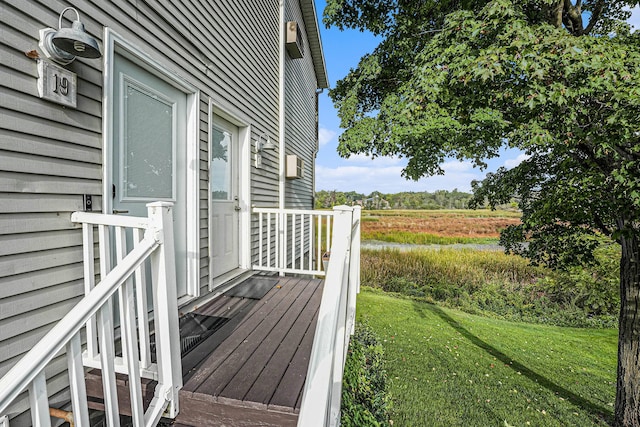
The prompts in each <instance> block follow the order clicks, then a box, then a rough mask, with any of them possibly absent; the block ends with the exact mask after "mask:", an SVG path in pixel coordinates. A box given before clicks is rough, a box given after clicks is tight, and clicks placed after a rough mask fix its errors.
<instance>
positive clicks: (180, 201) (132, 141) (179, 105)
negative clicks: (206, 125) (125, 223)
mask: <svg viewBox="0 0 640 427" xmlns="http://www.w3.org/2000/svg"><path fill="white" fill-rule="evenodd" d="M113 76H114V78H113V130H112V132H113V143H112V152H111V162H112V165H111V188H112V197H113V200H112V211H113V213H114V214H118V213H121V214H125V215H133V216H147V208H146V204H147V203H150V202H154V201H169V202H173V203H174V209H173V220H174V224H173V227H174V239H175V253H176V275H177V277H176V279H177V286H178V297H181V296H184V295H186V294H187V271H186V269H187V266H186V260H187V225H186V221H187V215H186V213H187V203H186V195H187V179H186V169H187V154H186V152H187V150H186V147H187V124H186V118H187V94H186V93H184V92H183V91H180V90H179V89H177V88H175V87H174V86H172V85H170V84H169V83H167V82H166V81H164V80H162V79H160V78H158V77H156V76H155V75H153V74H151V73H150V72H148V71H146V70H145V69H143V68H141V67H139V66H137V65H136V64H134V63H133V62H131V61H129V60H128V59H126V58H123V57H122V56H119V55H116V56H115V60H114V67H113Z"/></svg>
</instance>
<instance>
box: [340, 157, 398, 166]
mask: <svg viewBox="0 0 640 427" xmlns="http://www.w3.org/2000/svg"><path fill="white" fill-rule="evenodd" d="M345 161H346V162H348V163H355V164H365V165H368V166H370V167H382V166H396V165H398V164H402V163H403V161H402V159H401V158H399V157H397V156H384V157H376V158H375V159H372V158H371V157H369V156H367V155H366V154H352V155H351V156H349V158H347V159H345Z"/></svg>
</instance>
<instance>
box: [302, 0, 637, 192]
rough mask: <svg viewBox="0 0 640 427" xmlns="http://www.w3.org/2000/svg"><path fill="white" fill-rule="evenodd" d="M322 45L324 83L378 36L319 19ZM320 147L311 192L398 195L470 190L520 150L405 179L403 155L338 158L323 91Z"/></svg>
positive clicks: (334, 117)
mask: <svg viewBox="0 0 640 427" xmlns="http://www.w3.org/2000/svg"><path fill="white" fill-rule="evenodd" d="M315 4H316V10H317V13H318V15H319V16H318V18H319V19H320V20H321V19H322V11H323V10H324V7H325V4H326V0H316V2H315ZM633 12H634V13H633V17H632V19H631V20H630V23H631V24H632V25H634V26H635V28H640V8H638V7H636V8H635V9H634V10H633ZM320 32H321V37H322V45H323V48H324V54H325V60H326V64H327V73H328V75H329V85H331V86H332V87H333V86H334V85H335V83H336V81H338V80H340V79H341V78H342V77H344V76H345V75H346V74H347V73H348V72H349V70H350V69H351V68H355V67H356V66H357V65H358V61H359V60H360V58H361V57H362V56H363V55H364V54H366V53H368V52H371V51H373V49H374V48H375V47H376V46H377V45H378V40H376V38H375V37H373V36H372V35H371V34H367V33H362V32H359V31H338V30H337V29H335V28H331V29H326V28H325V27H324V25H323V24H322V23H320ZM319 101H320V104H319V108H320V151H319V152H318V157H317V158H316V190H317V191H320V190H338V191H357V192H359V193H364V194H370V193H371V192H373V191H380V192H382V193H398V192H402V191H429V192H433V191H436V190H453V189H454V188H457V189H458V190H460V191H470V190H471V181H472V180H474V179H477V180H480V179H483V178H484V176H485V175H486V173H487V172H490V171H494V170H496V169H497V168H498V167H500V166H506V167H513V166H515V165H517V164H518V163H520V161H522V159H523V156H524V154H523V153H521V152H519V151H517V150H505V151H504V152H503V153H502V154H501V156H500V157H499V158H495V159H492V160H489V161H488V162H487V163H488V165H489V168H488V169H487V170H485V171H480V170H479V169H474V168H473V167H472V166H471V164H470V163H469V162H459V161H457V160H452V161H447V162H445V163H444V164H442V165H441V166H442V168H443V169H444V171H445V175H441V176H434V177H429V178H422V179H420V180H419V181H407V180H406V179H404V178H402V176H401V175H400V174H401V171H402V169H403V167H404V166H405V165H406V160H405V159H398V158H391V157H379V158H376V159H374V160H372V159H369V158H367V157H365V156H360V155H358V156H351V157H350V158H349V159H343V158H341V157H340V156H338V154H337V152H336V147H337V146H338V136H339V135H340V133H341V132H342V129H340V120H339V119H338V114H337V111H336V109H335V108H334V107H333V103H332V102H331V99H330V98H329V96H328V95H327V91H326V90H325V91H324V92H323V93H322V94H321V95H320V99H319Z"/></svg>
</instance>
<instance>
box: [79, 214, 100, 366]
mask: <svg viewBox="0 0 640 427" xmlns="http://www.w3.org/2000/svg"><path fill="white" fill-rule="evenodd" d="M93 246H94V242H93V225H92V224H88V223H83V224H82V252H83V253H82V258H83V268H84V294H85V295H88V294H89V292H91V290H92V289H93V288H94V287H95V281H96V272H95V259H94V256H93ZM86 331H87V356H88V357H90V358H94V357H96V356H97V355H98V341H97V340H98V337H97V336H96V318H95V317H92V318H91V319H90V320H89V321H88V322H87V325H86Z"/></svg>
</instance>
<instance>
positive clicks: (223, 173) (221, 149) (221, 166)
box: [211, 128, 232, 200]
mask: <svg viewBox="0 0 640 427" xmlns="http://www.w3.org/2000/svg"><path fill="white" fill-rule="evenodd" d="M230 148H231V134H230V133H229V132H225V131H221V130H219V129H215V128H214V129H213V138H212V141H211V198H212V199H213V200H231V194H232V191H231V190H232V188H231V159H230V157H231V155H230V153H231V150H230Z"/></svg>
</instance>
